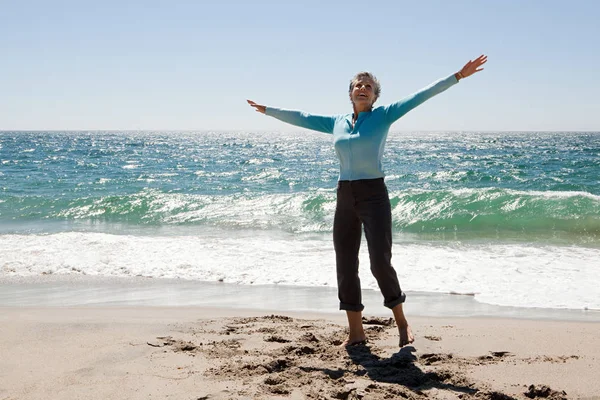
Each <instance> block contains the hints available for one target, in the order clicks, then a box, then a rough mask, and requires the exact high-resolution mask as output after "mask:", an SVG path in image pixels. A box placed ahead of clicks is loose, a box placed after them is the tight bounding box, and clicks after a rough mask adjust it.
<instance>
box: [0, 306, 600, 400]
mask: <svg viewBox="0 0 600 400" xmlns="http://www.w3.org/2000/svg"><path fill="white" fill-rule="evenodd" d="M411 323H412V326H413V331H414V333H415V335H416V341H415V343H414V345H413V346H408V347H405V348H403V349H399V348H398V337H397V329H396V327H395V326H393V323H392V322H391V321H390V320H389V319H387V318H382V317H369V316H368V314H366V318H365V326H366V328H367V335H368V343H367V344H366V345H363V346H354V347H350V348H345V349H344V348H339V347H337V345H338V344H339V343H340V342H341V341H342V340H343V338H344V335H345V316H344V315H343V314H342V313H335V314H329V313H299V312H284V313H282V312H276V311H274V312H272V313H271V312H265V311H264V310H244V309H231V308H212V307H21V308H20V307H2V308H0V335H1V337H2V341H0V354H1V355H2V356H1V357H0V399H2V400H9V399H10V400H17V399H19V400H25V399H42V398H45V399H190V400H192V399H193V400H198V399H284V398H289V399H397V398H408V399H425V398H428V399H432V398H433V399H459V398H460V399H470V398H472V399H509V398H517V399H526V398H550V399H563V398H568V399H578V398H579V399H583V398H588V399H591V398H600V381H598V379H597V376H598V373H597V371H598V369H599V368H600V346H598V344H597V343H598V342H597V340H598V338H599V337H600V324H599V323H597V322H563V321H542V320H524V319H501V318H437V317H411Z"/></svg>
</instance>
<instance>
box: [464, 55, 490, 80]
mask: <svg viewBox="0 0 600 400" xmlns="http://www.w3.org/2000/svg"><path fill="white" fill-rule="evenodd" d="M486 61H487V56H486V55H484V54H482V55H480V56H479V57H478V58H477V59H475V60H470V61H469V62H468V63H466V64H465V66H464V67H462V69H461V70H460V71H459V72H458V75H459V76H460V77H461V78H466V77H468V76H471V75H473V74H474V73H476V72H479V71H483V68H480V67H481V66H482V65H483V64H485V62H486Z"/></svg>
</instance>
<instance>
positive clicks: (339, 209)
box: [333, 178, 406, 311]
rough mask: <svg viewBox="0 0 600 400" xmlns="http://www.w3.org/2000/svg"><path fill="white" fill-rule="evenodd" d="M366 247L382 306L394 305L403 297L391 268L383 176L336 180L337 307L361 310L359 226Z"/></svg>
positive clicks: (387, 201)
mask: <svg viewBox="0 0 600 400" xmlns="http://www.w3.org/2000/svg"><path fill="white" fill-rule="evenodd" d="M363 226H364V229H365V237H366V239H367V245H368V248H369V258H370V261H371V272H372V273H373V276H374V277H375V279H376V280H377V283H378V284H379V289H380V290H381V294H382V295H383V299H384V303H383V304H384V306H386V307H388V308H394V307H395V306H397V305H398V304H400V303H403V302H404V300H405V299H406V294H405V293H404V292H402V290H401V289H400V284H399V283H398V276H397V275H396V271H395V270H394V268H393V267H392V263H391V261H392V210H391V206H390V198H389V195H388V191H387V187H386V185H385V183H384V180H383V178H377V179H361V180H356V181H339V182H338V187H337V204H336V209H335V218H334V221H333V245H334V248H335V257H336V271H337V282H338V297H339V300H340V310H347V311H362V310H363V309H364V306H363V304H362V295H361V289H360V278H359V277H358V251H359V248H360V240H361V234H362V227H363Z"/></svg>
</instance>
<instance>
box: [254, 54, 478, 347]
mask: <svg viewBox="0 0 600 400" xmlns="http://www.w3.org/2000/svg"><path fill="white" fill-rule="evenodd" d="M486 61H487V56H485V55H481V56H480V57H479V58H477V59H475V60H472V61H469V62H468V63H467V64H465V66H464V67H463V68H462V69H461V70H460V71H459V72H457V73H455V74H452V75H450V76H448V77H447V78H445V79H440V80H438V81H436V82H434V83H432V84H431V85H429V86H427V87H426V88H424V89H422V90H420V91H419V92H417V93H415V94H412V95H410V96H408V97H406V98H404V99H402V100H400V101H398V102H396V103H393V104H390V105H387V106H381V107H377V108H375V109H374V108H373V104H374V103H375V101H377V98H378V97H379V93H380V91H381V88H380V85H379V82H378V81H377V79H376V78H375V77H374V76H373V75H372V74H370V73H368V72H361V73H359V74H357V75H356V76H355V77H354V78H353V79H352V80H351V81H350V87H349V95H350V101H351V102H352V107H353V110H352V111H353V112H352V114H345V115H337V116H317V115H310V114H307V113H304V112H300V111H290V110H283V109H278V108H273V107H266V106H264V105H260V104H257V103H255V102H253V101H251V100H248V104H250V105H251V106H252V107H254V108H255V109H256V111H258V112H260V113H263V114H266V115H269V116H271V117H275V118H277V119H279V120H281V121H284V122H287V123H289V124H292V125H296V126H299V127H302V128H307V129H312V130H316V131H320V132H325V133H331V134H333V141H334V145H335V150H336V153H337V155H338V158H339V160H340V176H339V181H338V187H337V204H336V210H335V217H334V222H333V243H334V248H335V254H336V271H337V281H338V297H339V300H340V310H345V311H346V314H347V317H348V326H349V335H348V337H347V338H346V340H345V341H344V343H343V344H342V346H349V345H354V344H359V343H364V342H365V341H366V335H365V332H364V330H363V326H362V310H363V308H364V307H363V305H362V302H361V301H362V300H361V289H360V280H359V276H358V252H359V247H360V240H361V234H362V232H361V230H362V227H363V226H364V230H365V236H366V239H367V245H368V249H369V258H370V262H371V272H372V273H373V275H374V276H375V279H376V280H377V283H378V285H379V288H380V290H381V293H382V295H383V297H384V305H385V306H386V307H388V308H390V309H391V310H392V312H393V314H394V318H395V320H396V324H397V326H398V331H399V335H400V343H399V344H400V347H402V346H404V345H407V344H409V343H412V342H413V341H414V337H413V334H412V332H411V330H410V327H409V325H408V322H407V321H406V317H405V316H404V311H403V309H402V303H403V302H404V300H405V298H406V295H405V294H404V292H402V290H401V289H400V285H399V283H398V278H397V276H396V271H395V270H394V268H393V267H392V264H391V258H392V214H391V207H390V200H389V196H388V192H387V188H386V185H385V183H384V180H383V179H384V173H383V170H382V166H381V157H382V155H383V149H384V145H385V140H386V138H387V135H388V132H389V129H390V126H391V125H392V124H393V123H394V122H395V121H396V120H398V119H399V118H400V117H402V116H403V115H405V114H406V113H407V112H409V111H410V110H412V109H413V108H415V107H417V106H418V105H420V104H421V103H423V102H424V101H426V100H428V99H430V98H431V97H433V96H435V95H436V94H439V93H441V92H443V91H444V90H446V89H448V88H450V87H451V86H453V85H455V84H456V83H458V82H459V81H460V80H461V79H464V78H467V77H469V76H471V75H473V74H474V73H476V72H479V71H481V70H483V68H481V66H482V65H483V64H485V62H486Z"/></svg>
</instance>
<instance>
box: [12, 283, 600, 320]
mask: <svg viewBox="0 0 600 400" xmlns="http://www.w3.org/2000/svg"><path fill="white" fill-rule="evenodd" d="M363 303H364V305H365V313H366V314H369V315H374V316H381V317H389V316H390V315H391V314H390V311H389V310H388V309H387V308H385V307H383V304H382V298H381V294H380V293H379V292H378V291H375V290H368V289H363ZM0 307H3V308H11V307H15V308H23V307H30V308H31V307H33V308H35V307H48V308H54V307H82V308H89V307H140V308H145V307H203V308H219V309H232V310H244V311H247V310H248V309H252V310H271V311H272V310H277V311H278V312H309V313H324V314H328V315H336V314H340V315H341V312H340V311H339V310H338V302H337V289H336V288H332V287H306V286H289V285H237V284H232V283H224V282H200V281H189V280H179V279H160V278H142V277H132V278H122V277H98V276H80V275H42V276H34V277H3V278H0ZM405 312H406V314H407V315H408V316H410V317H413V316H416V317H461V318H464V317H466V318H470V317H474V318H509V319H525V320H540V321H541V320H548V321H578V322H590V323H597V322H600V310H573V309H551V308H548V309H542V308H528V307H507V306H497V305H493V304H486V303H481V302H478V301H477V299H476V296H473V295H468V294H465V295H461V294H449V293H428V292H408V293H407V302H406V303H405Z"/></svg>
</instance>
